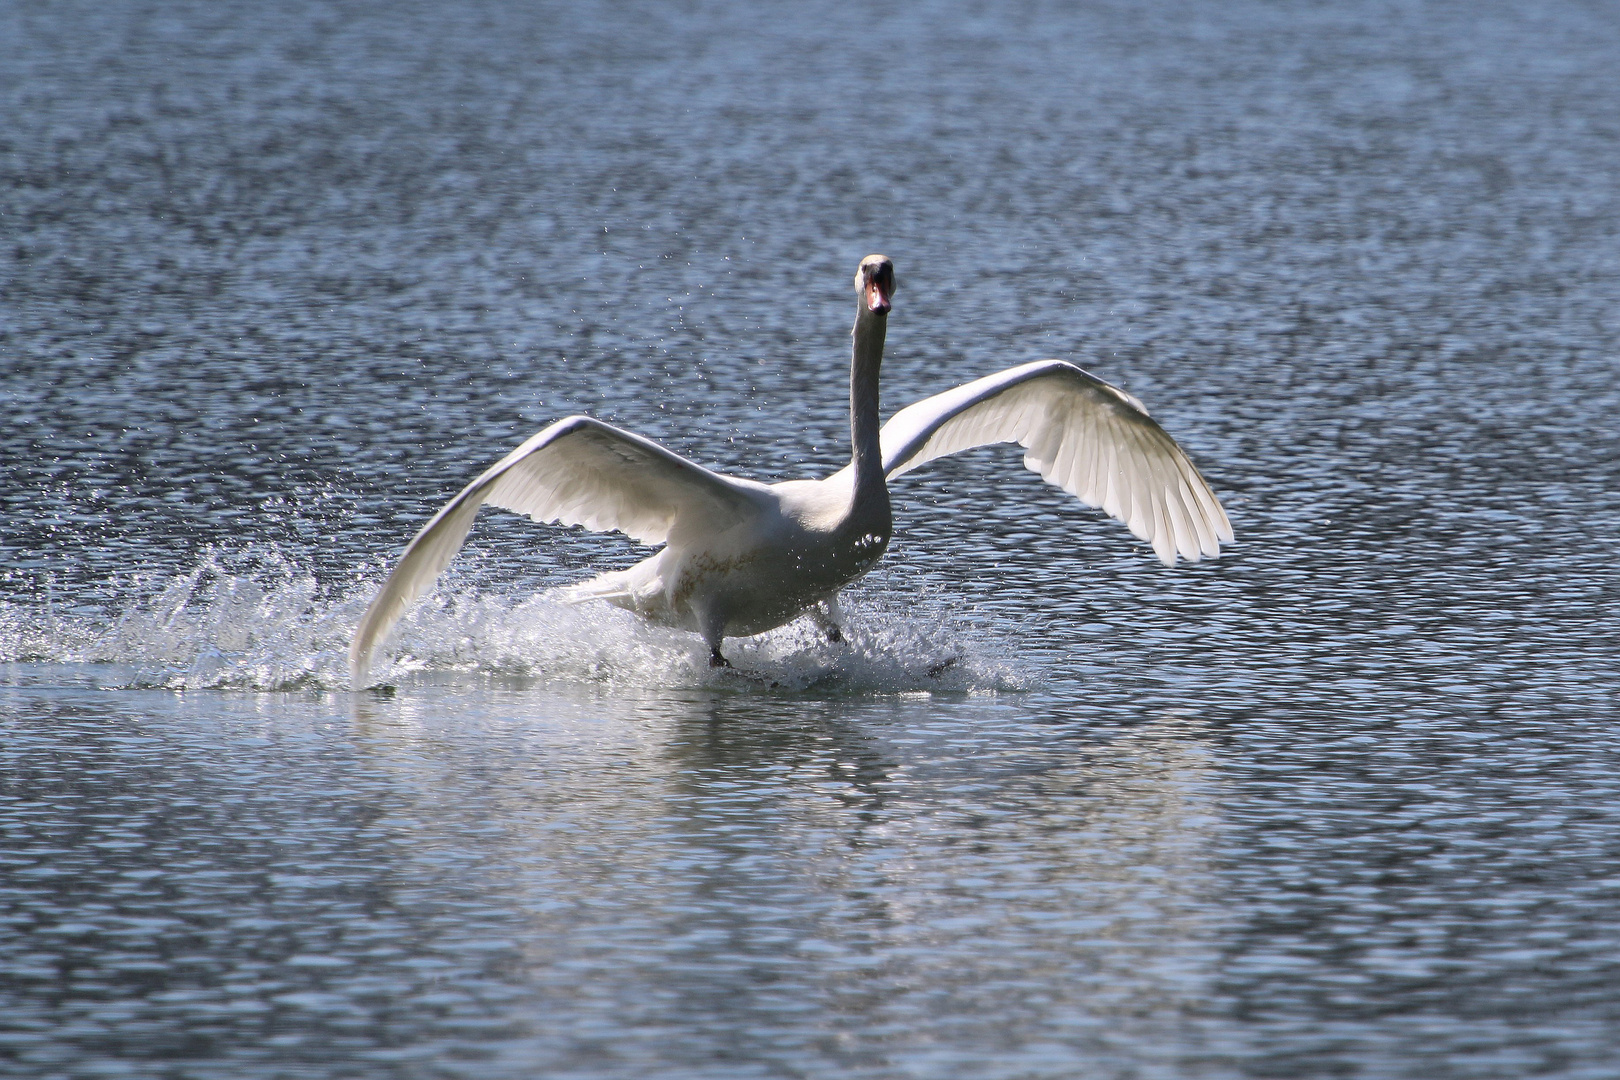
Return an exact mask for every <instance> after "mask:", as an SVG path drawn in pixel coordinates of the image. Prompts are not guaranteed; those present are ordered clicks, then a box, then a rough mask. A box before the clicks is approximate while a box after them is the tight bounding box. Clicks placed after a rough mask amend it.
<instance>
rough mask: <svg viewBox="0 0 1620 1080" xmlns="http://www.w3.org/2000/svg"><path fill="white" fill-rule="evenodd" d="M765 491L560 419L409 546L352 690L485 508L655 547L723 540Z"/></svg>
mask: <svg viewBox="0 0 1620 1080" xmlns="http://www.w3.org/2000/svg"><path fill="white" fill-rule="evenodd" d="M764 490H765V489H764V487H763V486H762V485H759V484H755V483H753V482H751V481H747V480H738V479H735V478H733V477H729V476H723V475H721V474H720V473H716V472H712V471H710V470H709V469H705V468H704V467H703V466H701V465H698V464H696V463H695V462H692V461H688V460H687V459H686V458H683V457H681V456H680V455H679V454H676V453H674V452H673V451H671V450H667V449H665V448H664V447H662V446H659V445H658V444H657V443H655V442H653V441H652V440H651V439H644V438H642V437H641V436H640V435H636V434H634V433H632V432H629V431H625V430H623V429H622V428H616V427H614V426H613V425H611V424H605V423H603V422H602V421H600V420H593V419H592V418H591V417H588V416H570V417H568V418H567V419H565V420H559V421H557V422H556V423H555V424H552V425H551V426H550V427H548V428H546V429H545V430H543V431H541V432H539V433H538V434H536V435H533V436H531V437H530V438H529V439H528V440H527V441H525V442H524V443H523V444H522V445H520V446H519V447H518V448H517V449H515V450H513V451H512V452H511V453H510V454H507V455H506V456H505V457H504V458H502V459H501V460H500V461H497V462H496V463H495V464H494V465H491V466H490V467H489V468H488V469H486V470H484V472H483V473H482V474H480V475H479V477H478V478H477V479H476V480H474V481H473V482H472V483H470V484H468V485H467V486H466V487H464V488H462V489H461V493H460V494H459V495H457V496H456V497H455V498H453V499H451V500H450V501H449V502H448V503H446V504H445V505H444V506H443V507H441V508H440V510H439V512H438V513H437V514H434V515H433V517H432V518H430V519H429V520H428V523H427V524H426V525H424V526H422V529H421V531H420V532H418V533H417V534H416V536H415V538H413V539H412V540H411V542H410V543H409V544H408V545H406V547H405V551H404V553H403V554H401V555H400V558H399V562H398V563H396V564H395V565H394V569H393V570H392V571H391V572H390V573H389V575H388V579H387V580H386V581H384V582H383V584H382V587H381V588H380V589H378V590H377V595H376V596H374V597H373V598H372V600H371V604H370V606H368V607H367V608H366V613H365V615H363V616H362V617H361V619H360V625H359V627H358V628H357V629H356V630H355V633H354V640H353V641H352V642H351V643H350V645H349V670H350V678H351V679H352V680H353V683H354V687H355V688H356V689H359V688H361V687H363V686H365V685H366V683H367V680H368V678H369V668H370V664H371V651H372V649H373V648H374V647H375V645H376V644H377V642H378V641H379V640H381V639H382V637H383V636H384V635H385V634H387V633H388V630H389V628H390V627H391V626H393V625H394V623H395V622H396V621H398V619H399V617H400V616H401V615H403V614H404V613H405V609H406V608H407V607H408V606H409V605H410V603H411V601H413V600H415V599H416V598H417V597H418V596H420V595H422V593H423V592H425V591H426V590H427V589H428V588H429V587H430V586H432V584H433V582H434V580H435V579H437V578H438V576H439V573H440V572H441V571H443V570H444V568H445V567H447V566H449V565H450V560H451V559H453V558H454V557H455V554H456V552H457V551H459V550H461V544H462V541H464V540H465V539H466V538H467V533H468V531H469V530H470V529H471V528H472V523H473V518H474V517H476V516H477V514H478V509H479V507H481V506H483V505H484V504H485V503H489V504H490V505H493V506H499V507H503V508H505V509H508V510H515V511H517V512H518V513H520V514H528V515H529V516H530V517H532V518H533V519H534V520H536V521H559V522H562V523H563V524H565V525H583V526H584V527H585V528H587V529H595V530H598V531H603V532H606V531H610V530H614V529H617V530H619V531H620V532H623V533H625V534H626V535H628V536H630V537H632V538H633V539H635V540H639V541H640V542H642V543H643V544H648V545H653V544H662V543H665V542H667V541H669V540H670V539H671V536H672V534H673V535H674V536H676V538H677V539H678V537H679V536H680V535H681V534H682V532H683V530H684V531H685V532H687V533H690V532H692V531H694V530H695V531H698V532H716V533H718V532H724V531H725V530H726V529H728V528H731V527H732V526H734V525H736V524H738V523H739V522H742V521H746V520H748V519H749V518H751V517H753V516H755V515H757V514H759V513H760V512H761V510H762V509H763V507H764V506H765V500H763V499H762V497H761V494H760V493H761V492H763V491H764Z"/></svg>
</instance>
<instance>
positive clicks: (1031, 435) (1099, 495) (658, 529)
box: [349, 255, 1232, 688]
mask: <svg viewBox="0 0 1620 1080" xmlns="http://www.w3.org/2000/svg"><path fill="white" fill-rule="evenodd" d="M855 280H856V286H857V287H858V289H859V291H860V295H861V300H860V304H859V307H858V308H857V313H856V319H855V330H854V338H855V346H854V356H853V360H852V362H851V365H850V428H851V433H852V435H853V437H854V453H853V455H852V459H851V461H850V464H849V465H847V466H845V467H844V468H843V469H840V470H839V471H838V472H836V473H833V474H832V475H831V476H829V477H826V478H825V479H822V480H789V481H786V482H784V483H779V484H760V483H756V482H754V481H752V480H742V479H738V478H735V477H730V476H724V475H722V474H720V473H716V472H712V471H711V470H709V469H705V468H704V467H703V466H701V465H697V464H695V463H693V462H691V461H688V460H687V459H685V458H683V457H681V456H680V455H678V454H675V453H673V452H671V451H669V450H666V449H665V448H664V447H662V446H659V445H658V444H657V443H655V442H652V441H651V440H648V439H644V438H642V437H641V436H639V435H634V434H632V433H630V432H628V431H624V430H622V429H620V428H616V427H613V426H612V425H610V424H605V423H602V422H601V421H600V420H593V419H592V418H590V417H588V416H572V417H569V418H567V419H565V420H559V421H557V422H556V423H555V424H552V425H551V426H550V427H548V428H546V429H545V430H543V431H541V432H539V433H538V434H536V435H534V436H533V437H531V438H530V439H528V440H527V441H526V442H524V443H523V444H522V445H521V446H519V447H518V448H517V449H515V450H513V451H512V452H511V453H510V454H508V455H507V456H506V457H504V458H502V459H501V460H500V461H498V462H496V463H495V464H494V465H492V466H491V467H490V468H489V469H488V470H486V471H485V472H484V473H483V475H481V476H479V477H478V478H477V479H476V480H474V481H473V482H472V483H470V484H468V485H467V486H466V487H465V488H464V489H462V491H461V493H460V494H459V495H457V496H456V497H455V498H454V499H452V500H450V502H449V503H447V504H446V505H445V506H444V507H443V508H442V509H441V510H440V511H439V512H438V513H437V514H435V515H434V516H433V518H432V519H431V520H430V521H429V522H428V523H427V524H426V525H425V526H423V527H422V530H421V531H420V532H419V533H417V534H416V537H415V539H413V540H412V541H411V542H410V544H409V546H407V547H406V549H405V553H404V554H403V555H402V556H401V557H400V561H399V564H398V565H397V566H395V567H394V570H393V572H392V573H391V574H389V576H388V580H387V581H385V582H384V583H383V586H382V588H381V589H380V590H378V592H377V595H376V597H375V598H373V600H372V601H371V605H370V607H368V608H367V609H366V613H365V616H364V617H363V618H362V619H361V621H360V626H359V629H358V630H357V631H356V632H355V636H354V642H353V644H352V645H351V647H350V649H349V663H350V672H351V675H352V678H353V682H354V685H355V687H356V688H359V687H362V686H365V685H366V683H367V680H368V671H369V666H370V660H371V652H372V649H373V648H374V647H375V646H376V644H377V642H378V640H379V639H381V637H382V636H383V635H384V634H386V633H387V631H388V629H389V627H391V626H392V625H393V624H394V622H395V621H396V620H397V619H398V618H399V617H400V615H401V614H403V613H404V611H405V608H406V606H407V605H409V604H410V602H411V601H412V600H414V599H415V598H416V597H417V596H419V595H421V593H422V592H423V591H424V590H425V589H427V588H428V587H429V586H430V585H431V584H432V583H433V581H434V580H435V579H436V578H437V577H438V575H439V573H440V571H442V570H443V569H444V568H445V567H446V566H447V565H449V562H450V560H451V558H453V557H454V556H455V553H456V552H457V551H458V550H459V549H460V547H461V544H462V541H463V540H464V539H465V538H466V535H467V531H468V529H469V528H471V526H472V521H473V518H474V517H475V516H476V515H477V513H478V508H479V507H480V506H482V505H483V504H484V503H491V504H493V505H495V506H501V507H505V508H507V509H510V510H516V511H518V512H519V513H523V514H528V515H529V516H530V517H532V518H534V519H535V520H537V521H560V522H563V523H565V524H571V525H582V526H584V527H585V528H587V529H594V530H599V531H611V530H618V531H620V532H623V533H625V534H627V535H628V536H630V537H632V538H634V539H636V540H638V541H640V542H641V543H644V544H649V545H657V544H662V545H664V547H663V550H661V551H659V552H658V553H656V554H654V555H652V556H651V557H649V558H647V559H644V560H643V561H641V562H639V563H637V564H636V565H635V566H632V567H630V568H629V569H627V570H620V571H614V572H611V573H607V574H602V575H600V576H598V577H596V578H593V579H591V580H590V581H587V582H584V583H582V584H580V585H577V586H574V587H572V588H571V589H569V590H567V593H566V595H567V596H568V597H569V598H571V599H577V600H584V599H600V600H606V601H608V602H610V603H613V604H617V605H619V606H621V607H625V608H629V609H631V610H633V611H635V612H638V613H639V614H641V615H642V616H644V617H646V618H648V619H650V620H652V621H654V622H658V623H661V624H664V625H669V626H675V627H679V628H682V629H686V630H692V631H695V632H697V633H699V634H701V635H702V636H703V639H704V641H705V642H706V643H707V644H708V646H709V656H710V662H711V663H713V664H716V665H725V663H726V660H725V658H724V657H723V656H722V655H721V652H720V642H721V639H722V638H724V637H735V636H740V635H748V634H759V633H764V632H765V631H767V630H771V629H774V628H775V627H778V626H781V625H783V624H785V623H787V622H791V621H792V620H793V619H794V618H796V617H798V616H799V615H801V614H804V613H805V612H806V611H809V612H810V613H811V614H812V615H813V616H815V617H816V619H817V621H818V622H820V623H821V625H822V626H823V627H824V628H826V629H827V631H828V633H829V635H831V636H832V637H833V638H834V639H835V640H836V639H837V638H838V636H839V631H838V624H837V619H838V608H837V594H838V591H839V590H840V589H841V588H843V587H844V586H845V585H848V584H849V583H850V582H851V581H854V580H855V579H856V578H858V577H860V576H861V575H862V574H864V573H866V571H867V570H869V569H870V568H871V567H872V565H873V564H874V563H876V562H877V560H878V559H879V558H880V557H881V556H882V555H883V552H884V551H885V550H886V549H887V548H888V544H889V538H890V535H891V533H892V527H893V526H892V518H891V515H890V509H889V491H888V480H889V479H890V478H891V477H895V476H898V475H900V474H902V473H905V472H909V471H910V470H912V469H914V468H916V467H918V466H919V465H922V464H924V463H926V462H928V461H931V460H933V459H934V458H937V457H942V456H944V455H947V454H953V453H956V452H958V451H960V450H966V449H968V448H970V447H974V446H983V445H986V444H988V443H999V442H1016V443H1020V444H1022V445H1023V446H1024V447H1025V454H1024V464H1025V465H1027V466H1029V467H1030V468H1031V469H1034V470H1036V471H1037V472H1039V473H1040V474H1041V475H1042V476H1043V477H1044V478H1046V479H1047V480H1049V481H1051V482H1052V483H1054V484H1057V485H1058V486H1059V487H1062V488H1063V489H1064V490H1066V491H1068V492H1070V493H1071V494H1073V495H1075V496H1076V497H1078V498H1079V499H1080V500H1082V501H1083V502H1085V503H1087V504H1088V505H1091V506H1099V507H1101V508H1102V509H1103V510H1104V511H1106V512H1107V513H1109V514H1110V515H1112V516H1113V517H1115V518H1117V519H1119V520H1120V521H1123V522H1124V523H1125V524H1126V525H1127V526H1128V527H1129V528H1130V530H1131V532H1133V533H1135V534H1136V535H1137V536H1138V537H1140V538H1142V539H1143V540H1146V541H1147V542H1148V543H1149V544H1151V545H1152V546H1153V550H1154V551H1155V553H1157V555H1158V556H1159V558H1160V559H1161V560H1162V561H1163V562H1164V563H1165V564H1166V565H1173V564H1174V563H1175V561H1176V557H1177V555H1180V556H1181V557H1183V558H1185V559H1187V560H1189V561H1197V560H1198V559H1199V558H1201V557H1204V556H1210V557H1215V556H1217V555H1219V554H1220V542H1221V541H1222V540H1226V541H1230V540H1231V539H1232V526H1231V524H1230V522H1228V520H1227V517H1226V513H1225V511H1223V510H1222V509H1221V505H1220V502H1219V501H1218V500H1217V499H1216V498H1215V494H1214V492H1212V491H1211V490H1210V488H1209V485H1208V484H1206V483H1205V482H1204V479H1203V477H1202V476H1200V475H1199V474H1198V470H1197V469H1196V468H1195V467H1194V466H1193V464H1192V462H1191V461H1190V460H1189V459H1188V458H1187V455H1186V454H1185V453H1183V452H1182V450H1181V448H1180V447H1179V446H1177V445H1176V443H1175V440H1174V439H1172V438H1171V437H1170V436H1169V435H1168V434H1167V433H1166V432H1165V430H1164V429H1163V428H1161V427H1160V426H1159V425H1158V424H1157V423H1156V422H1155V421H1154V420H1153V419H1152V418H1151V417H1149V416H1148V414H1147V410H1146V409H1145V408H1143V406H1142V404H1141V403H1140V402H1139V401H1137V400H1136V399H1135V398H1133V397H1131V396H1130V395H1128V394H1126V393H1125V392H1123V391H1121V390H1118V389H1116V388H1114V387H1112V386H1109V385H1108V384H1107V383H1105V382H1103V381H1101V380H1100V379H1097V378H1095V377H1093V376H1091V375H1089V374H1087V373H1086V372H1084V371H1082V370H1080V369H1079V368H1077V367H1075V366H1073V365H1072V364H1066V363H1064V362H1063V361H1061V360H1041V361H1037V362H1035V363H1032V364H1025V365H1023V366H1021V367H1015V368H1009V369H1007V370H1006V371H1001V372H998V373H996V374H994V375H988V376H986V377H984V378H982V379H978V380H975V381H974V382H970V383H966V384H964V385H962V386H958V387H956V388H955V389H953V390H948V391H946V392H945V393H943V394H936V395H935V396H933V397H930V398H925V399H923V400H922V401H919V402H916V403H915V404H913V405H910V406H907V407H906V408H904V409H902V410H900V411H899V412H898V413H896V414H895V415H894V416H893V417H892V418H890V420H889V422H888V423H887V424H884V425H882V427H881V429H880V427H879V424H878V377H879V370H880V367H881V364H882V359H883V338H884V330H885V327H886V323H887V316H888V311H889V300H890V295H891V294H892V292H893V288H894V270H893V265H892V264H891V263H890V262H889V260H888V259H887V258H884V257H883V256H881V255H869V256H867V258H865V259H864V260H862V262H861V268H860V271H859V273H858V274H857V275H856V279H855Z"/></svg>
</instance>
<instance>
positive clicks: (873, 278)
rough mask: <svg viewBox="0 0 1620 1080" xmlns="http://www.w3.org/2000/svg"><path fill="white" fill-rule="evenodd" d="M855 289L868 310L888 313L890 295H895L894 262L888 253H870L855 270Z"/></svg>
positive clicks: (875, 313) (883, 313)
mask: <svg viewBox="0 0 1620 1080" xmlns="http://www.w3.org/2000/svg"><path fill="white" fill-rule="evenodd" d="M855 289H856V291H857V292H859V293H860V294H861V303H862V304H863V305H865V307H866V310H867V311H870V312H872V313H873V314H874V315H886V314H888V312H889V302H890V297H892V296H894V263H892V262H890V261H889V257H888V256H887V255H868V256H867V257H866V258H864V259H862V260H861V268H860V269H859V270H857V271H855Z"/></svg>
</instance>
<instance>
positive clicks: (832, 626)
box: [810, 596, 844, 644]
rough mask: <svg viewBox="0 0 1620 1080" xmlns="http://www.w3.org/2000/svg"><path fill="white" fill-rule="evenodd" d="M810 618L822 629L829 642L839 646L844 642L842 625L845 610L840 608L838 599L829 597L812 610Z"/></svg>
mask: <svg viewBox="0 0 1620 1080" xmlns="http://www.w3.org/2000/svg"><path fill="white" fill-rule="evenodd" d="M810 617H811V618H812V619H814V620H815V621H816V625H817V626H819V627H821V631H822V633H824V634H826V635H827V640H828V641H831V642H833V643H834V644H837V643H838V642H840V641H843V640H844V629H843V627H842V626H841V625H840V624H841V623H842V622H843V621H844V610H843V608H840V607H839V606H838V597H836V596H831V597H828V598H827V599H825V600H823V601H822V602H821V603H819V604H817V605H816V606H815V607H813V608H811V609H810Z"/></svg>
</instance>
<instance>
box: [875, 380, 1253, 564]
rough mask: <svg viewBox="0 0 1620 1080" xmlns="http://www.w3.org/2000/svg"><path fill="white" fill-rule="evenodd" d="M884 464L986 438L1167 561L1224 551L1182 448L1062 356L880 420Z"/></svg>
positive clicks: (924, 457) (1205, 492)
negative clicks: (1013, 451)
mask: <svg viewBox="0 0 1620 1080" xmlns="http://www.w3.org/2000/svg"><path fill="white" fill-rule="evenodd" d="M882 441H883V470H884V472H885V473H887V474H888V476H890V477H891V478H892V477H896V476H899V475H901V474H902V473H907V472H910V471H911V470H912V469H915V468H916V467H917V466H919V465H922V464H924V463H925V462H928V461H932V460H933V459H934V458H937V457H944V456H945V455H947V454H954V453H957V452H958V451H961V450H967V449H970V448H972V447H975V446H985V445H988V444H990V443H1002V442H1015V443H1018V444H1020V445H1022V446H1023V447H1024V450H1025V453H1024V464H1025V465H1027V466H1028V467H1029V468H1031V469H1033V470H1035V471H1036V472H1038V473H1040V474H1041V476H1042V477H1043V478H1045V479H1046V480H1047V481H1049V482H1051V483H1053V484H1056V485H1057V486H1058V487H1061V488H1062V489H1063V490H1065V491H1067V492H1069V493H1070V494H1071V495H1074V496H1075V497H1076V498H1078V499H1079V500H1080V501H1081V502H1083V503H1085V504H1086V505H1088V506H1097V507H1101V508H1102V509H1103V511H1104V512H1106V513H1107V514H1109V515H1110V516H1112V517H1114V518H1116V519H1118V520H1119V521H1122V522H1124V523H1125V525H1126V527H1127V528H1129V529H1130V530H1131V532H1133V533H1135V534H1136V535H1137V536H1138V537H1140V538H1141V539H1143V540H1146V541H1147V542H1148V543H1149V544H1151V545H1152V547H1153V551H1154V553H1155V554H1157V555H1158V556H1159V558H1160V560H1162V561H1163V562H1164V564H1165V565H1166V566H1173V565H1175V561H1176V556H1177V555H1180V556H1181V557H1182V558H1184V559H1186V560H1188V561H1189V562H1196V561H1198V560H1199V559H1200V558H1203V557H1204V556H1209V557H1211V558H1213V557H1215V556H1217V555H1219V554H1220V552H1221V541H1222V540H1225V541H1227V542H1230V541H1231V539H1232V523H1231V522H1230V521H1229V520H1227V517H1226V511H1225V510H1223V509H1221V504H1220V501H1219V500H1218V499H1216V498H1215V493H1214V492H1213V491H1211V490H1210V487H1209V484H1207V483H1205V481H1204V478H1203V477H1202V476H1200V475H1199V474H1198V470H1197V468H1195V467H1194V466H1193V463H1192V461H1191V460H1190V459H1189V458H1188V457H1187V455H1186V453H1185V452H1184V451H1183V450H1182V449H1181V447H1179V446H1177V445H1176V441H1175V440H1174V439H1172V438H1171V437H1170V435H1169V433H1168V432H1166V431H1165V430H1164V428H1162V427H1160V426H1159V424H1158V422H1157V421H1155V420H1154V419H1153V418H1152V417H1150V416H1149V415H1148V413H1147V409H1146V408H1144V407H1143V405H1142V403H1141V402H1140V401H1137V400H1136V399H1135V398H1133V397H1131V396H1130V395H1129V394H1127V393H1125V391H1123V390H1120V389H1118V388H1117V387H1113V386H1110V385H1108V384H1107V383H1105V382H1103V381H1102V380H1101V379H1099V378H1097V377H1096V376H1094V375H1090V374H1088V373H1087V372H1084V371H1082V370H1080V369H1079V368H1077V367H1075V366H1074V365H1073V364H1066V363H1064V362H1063V361H1061V360H1038V361H1036V362H1035V363H1033V364H1024V365H1022V366H1021V367H1015V368H1008V369H1007V370H1006V371H999V372H997V373H996V374H994V375H986V376H985V377H984V378H982V379H975V380H974V381H973V382H970V383H964V384H963V385H961V386H958V387H956V388H955V389H954V390H947V391H945V392H944V393H943V394H935V395H934V396H933V397H930V398H924V399H923V400H921V401H919V402H917V403H915V404H913V405H908V406H906V407H905V408H904V409H901V410H900V411H899V412H897V413H895V414H894V416H892V417H890V418H889V422H888V423H887V424H884V425H883V432H882Z"/></svg>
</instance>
